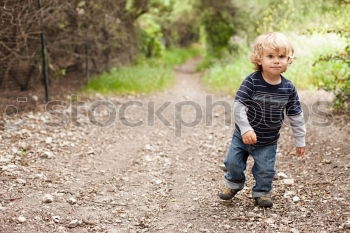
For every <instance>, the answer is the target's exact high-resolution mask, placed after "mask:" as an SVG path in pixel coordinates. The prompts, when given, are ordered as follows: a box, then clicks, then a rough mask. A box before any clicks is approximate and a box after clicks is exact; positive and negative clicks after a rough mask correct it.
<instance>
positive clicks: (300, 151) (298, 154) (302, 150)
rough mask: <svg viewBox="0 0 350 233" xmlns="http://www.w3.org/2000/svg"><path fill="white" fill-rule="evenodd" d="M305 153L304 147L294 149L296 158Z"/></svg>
mask: <svg viewBox="0 0 350 233" xmlns="http://www.w3.org/2000/svg"><path fill="white" fill-rule="evenodd" d="M304 153H305V147H297V148H296V155H297V156H303V155H304Z"/></svg>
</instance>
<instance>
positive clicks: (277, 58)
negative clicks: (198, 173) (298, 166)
mask: <svg viewBox="0 0 350 233" xmlns="http://www.w3.org/2000/svg"><path fill="white" fill-rule="evenodd" d="M293 53H294V50H293V48H292V46H291V44H290V42H289V41H288V39H287V38H286V36H285V35H283V34H282V33H278V32H272V33H267V34H264V35H261V36H259V37H258V38H257V39H256V41H255V43H254V45H253V49H252V55H251V62H252V63H253V64H254V65H255V70H256V72H254V73H252V74H250V75H249V76H248V77H247V78H246V79H245V80H244V81H243V83H242V84H241V86H240V88H239V90H238V91H237V93H236V98H235V101H234V115H235V123H236V124H235V130H234V133H233V137H232V142H231V146H230V148H229V151H228V154H227V156H226V158H225V161H224V164H225V167H226V169H227V172H226V174H225V180H226V187H225V188H224V189H223V190H222V192H221V193H219V197H220V198H221V199H224V200H229V199H231V198H233V197H234V196H235V195H236V193H237V192H238V191H240V190H242V189H243V187H244V182H245V175H244V170H245V168H246V162H247V158H248V156H249V154H250V155H252V157H253V159H254V166H253V169H252V172H253V176H254V178H255V182H256V183H255V186H254V187H253V192H252V195H253V198H254V199H255V202H256V204H257V205H259V206H261V207H272V205H273V202H272V200H271V197H270V195H269V193H270V191H271V189H272V180H273V177H274V175H275V159H276V148H277V140H278V138H279V131H280V128H281V126H282V123H283V119H284V112H285V113H286V115H287V116H288V118H289V119H290V121H291V126H292V131H293V134H294V137H295V139H296V155H298V156H302V155H303V154H304V151H305V134H306V130H305V124H304V117H303V112H302V109H301V105H300V102H299V98H298V94H297V91H296V89H295V87H294V85H293V84H292V82H291V81H289V80H287V79H286V78H284V77H283V76H282V75H281V73H283V72H284V71H286V70H287V67H288V65H289V64H291V63H292V60H293Z"/></svg>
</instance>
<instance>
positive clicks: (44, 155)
mask: <svg viewBox="0 0 350 233" xmlns="http://www.w3.org/2000/svg"><path fill="white" fill-rule="evenodd" d="M42 157H44V158H46V159H52V158H54V157H55V156H54V154H53V153H52V152H51V151H44V152H43V154H42Z"/></svg>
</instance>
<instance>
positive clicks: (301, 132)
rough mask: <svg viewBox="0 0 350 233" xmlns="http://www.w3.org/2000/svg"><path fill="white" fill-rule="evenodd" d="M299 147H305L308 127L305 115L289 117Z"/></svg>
mask: <svg viewBox="0 0 350 233" xmlns="http://www.w3.org/2000/svg"><path fill="white" fill-rule="evenodd" d="M288 118H289V120H290V125H291V127H292V131H293V134H294V138H295V145H296V146H297V147H304V146H305V144H306V143H305V135H306V127H305V121H304V116H303V113H300V114H299V115H295V116H288Z"/></svg>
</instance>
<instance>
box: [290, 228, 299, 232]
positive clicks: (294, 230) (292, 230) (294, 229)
mask: <svg viewBox="0 0 350 233" xmlns="http://www.w3.org/2000/svg"><path fill="white" fill-rule="evenodd" d="M290 232H292V233H300V231H299V230H298V229H296V228H291V229H290Z"/></svg>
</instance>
